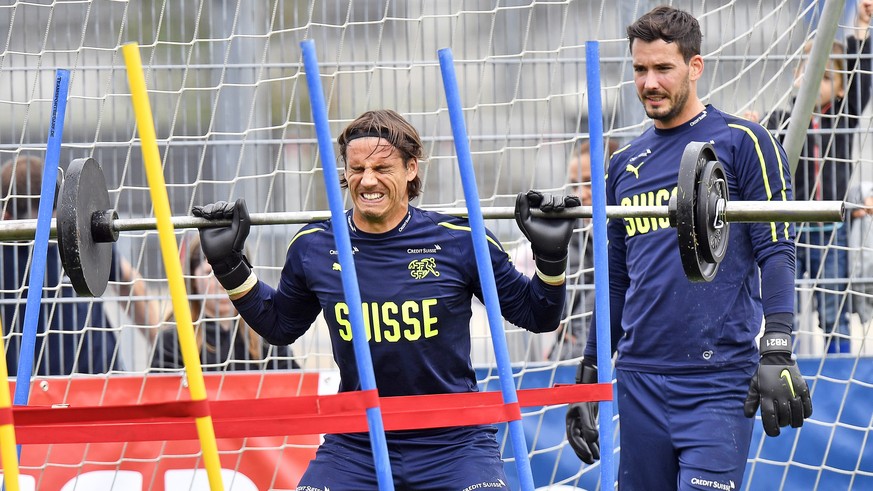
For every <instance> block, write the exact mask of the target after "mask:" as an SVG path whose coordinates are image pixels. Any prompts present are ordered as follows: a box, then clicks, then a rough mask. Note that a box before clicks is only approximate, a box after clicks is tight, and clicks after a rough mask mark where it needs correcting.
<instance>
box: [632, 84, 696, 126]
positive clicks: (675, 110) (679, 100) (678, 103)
mask: <svg viewBox="0 0 873 491" xmlns="http://www.w3.org/2000/svg"><path fill="white" fill-rule="evenodd" d="M688 94H689V84H688V83H687V81H686V83H685V84H684V85H683V86H682V90H681V91H679V92H678V93H677V94H676V98H675V99H673V98H669V97H668V99H669V100H670V101H672V102H673V105H672V106H670V108H669V110H667V112H665V113H660V112H658V110H650V109H649V107H648V106H647V105H646V104H645V103H644V104H643V108H644V109H645V111H646V116H648V117H649V118H651V119H654V120H658V121H671V120H672V119H673V118H675V117H676V116H678V115H679V114H680V113H681V112H682V110H683V109H685V105H686V104H687V103H688ZM645 95H646V94H643V97H645Z"/></svg>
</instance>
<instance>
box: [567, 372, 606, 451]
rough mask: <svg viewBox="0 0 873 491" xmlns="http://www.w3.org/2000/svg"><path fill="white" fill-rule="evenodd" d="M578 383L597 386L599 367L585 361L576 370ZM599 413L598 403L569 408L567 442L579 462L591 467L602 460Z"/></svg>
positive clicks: (576, 405)
mask: <svg viewBox="0 0 873 491" xmlns="http://www.w3.org/2000/svg"><path fill="white" fill-rule="evenodd" d="M576 383H577V384H596V383H597V365H594V364H592V363H590V362H588V361H587V360H584V359H583V360H582V361H581V362H580V363H579V368H578V369H577V370H576ZM598 412H599V405H598V403H596V402H577V403H573V404H570V405H569V406H567V417H566V420H567V442H569V443H570V446H571V447H573V451H574V452H576V456H577V457H579V460H581V461H582V462H585V463H586V464H589V465H591V464H593V463H594V461H595V460H600V432H599V431H598V429H597V415H598Z"/></svg>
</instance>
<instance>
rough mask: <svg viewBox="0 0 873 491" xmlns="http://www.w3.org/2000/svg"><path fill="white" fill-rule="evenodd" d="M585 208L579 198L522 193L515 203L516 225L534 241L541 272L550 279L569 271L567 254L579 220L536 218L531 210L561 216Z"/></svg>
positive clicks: (533, 245) (531, 242)
mask: <svg viewBox="0 0 873 491" xmlns="http://www.w3.org/2000/svg"><path fill="white" fill-rule="evenodd" d="M581 204H582V202H581V201H579V198H578V197H576V196H552V195H543V193H541V192H539V191H528V192H527V194H522V193H518V196H517V197H516V199H515V222H516V223H518V228H520V229H521V232H522V233H523V234H524V236H525V237H527V240H529V241H530V248H531V250H532V251H533V255H534V261H535V262H536V265H537V270H539V272H540V273H542V274H544V275H546V276H561V275H563V274H564V271H565V270H566V269H567V250H568V249H569V246H570V237H572V236H573V228H575V226H576V219H575V218H535V217H533V216H531V214H530V209H531V207H534V208H539V209H540V210H541V211H544V212H546V213H561V212H563V211H564V209H566V208H572V207H574V206H580V205H581Z"/></svg>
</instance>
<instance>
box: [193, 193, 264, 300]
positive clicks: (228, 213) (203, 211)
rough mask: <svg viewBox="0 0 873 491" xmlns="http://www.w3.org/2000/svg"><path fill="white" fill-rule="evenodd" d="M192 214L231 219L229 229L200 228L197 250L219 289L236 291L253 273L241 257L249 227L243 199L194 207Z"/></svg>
mask: <svg viewBox="0 0 873 491" xmlns="http://www.w3.org/2000/svg"><path fill="white" fill-rule="evenodd" d="M191 213H192V214H193V215H194V216H196V217H201V218H206V219H207V220H225V219H228V218H229V219H231V220H232V221H231V224H230V226H229V227H207V228H201V229H200V248H201V249H203V255H204V256H206V260H207V261H209V264H211V265H212V272H213V273H214V274H215V278H216V279H217V280H218V281H219V282H220V283H221V286H223V287H224V289H225V290H233V289H235V288H238V287H239V286H241V285H242V284H243V283H244V282H245V281H246V280H247V279H248V278H249V276H251V274H252V265H251V264H249V260H248V259H247V258H246V256H245V255H244V254H243V248H244V247H245V243H246V237H248V236H249V229H250V228H251V225H252V223H251V219H250V218H249V211H248V209H247V208H246V200H244V199H243V198H239V199H237V200H236V202H235V203H229V202H227V201H219V202H217V203H212V204H208V205H203V206H195V207H194V208H192V209H191Z"/></svg>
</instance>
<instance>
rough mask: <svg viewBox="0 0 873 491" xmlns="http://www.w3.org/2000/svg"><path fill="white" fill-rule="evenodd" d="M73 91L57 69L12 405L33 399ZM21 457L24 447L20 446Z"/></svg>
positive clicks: (65, 75)
mask: <svg viewBox="0 0 873 491" xmlns="http://www.w3.org/2000/svg"><path fill="white" fill-rule="evenodd" d="M69 88H70V71H69V70H57V72H56V75H55V95H54V99H52V117H51V121H50V124H49V135H48V143H47V146H46V152H45V164H44V166H43V172H42V188H41V189H40V195H39V211H38V212H37V220H36V234H35V235H34V239H33V259H32V261H33V262H32V263H31V265H30V279H29V280H28V283H27V285H28V288H27V303H26V304H25V311H24V330H23V333H22V338H21V352H20V353H19V354H18V372H17V375H16V377H15V397H14V400H13V404H15V405H20V406H25V405H27V401H28V399H29V397H30V379H31V376H32V375H33V355H34V350H35V349H36V330H37V327H38V325H39V316H40V313H41V310H42V309H41V304H42V286H43V280H44V279H45V268H46V258H47V257H48V242H49V234H50V232H51V221H52V213H53V212H54V210H53V206H52V205H53V204H54V202H55V186H56V185H57V182H58V162H59V161H60V158H61V140H62V135H63V132H64V115H65V114H66V112H67V93H68V92H69ZM18 448H19V452H18V453H19V454H20V453H21V450H20V449H21V446H20V445H19V446H18Z"/></svg>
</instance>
